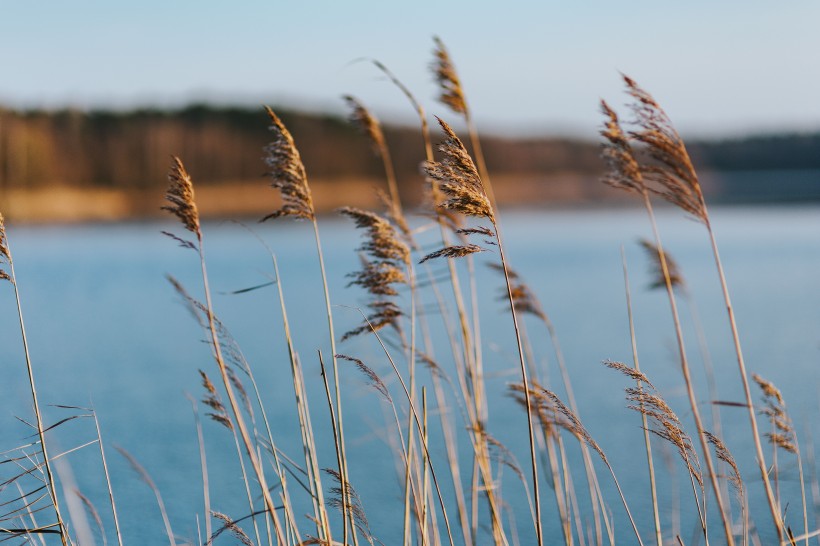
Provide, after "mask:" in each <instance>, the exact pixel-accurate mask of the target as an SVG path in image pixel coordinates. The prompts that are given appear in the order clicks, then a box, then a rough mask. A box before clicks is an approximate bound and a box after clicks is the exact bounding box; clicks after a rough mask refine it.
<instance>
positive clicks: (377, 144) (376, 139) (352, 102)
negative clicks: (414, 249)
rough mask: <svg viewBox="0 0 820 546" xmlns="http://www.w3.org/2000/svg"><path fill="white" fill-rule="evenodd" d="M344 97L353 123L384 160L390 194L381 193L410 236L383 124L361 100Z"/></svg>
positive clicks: (400, 226)
mask: <svg viewBox="0 0 820 546" xmlns="http://www.w3.org/2000/svg"><path fill="white" fill-rule="evenodd" d="M343 98H344V100H345V102H347V104H348V106H349V107H350V109H351V113H350V121H351V123H353V125H354V126H356V127H357V128H358V129H359V130H360V131H361V132H362V133H364V135H365V136H366V137H367V140H368V141H369V142H370V147H371V148H372V149H373V153H375V154H376V155H377V156H378V157H380V158H381V160H382V163H383V165H384V172H385V177H386V178H387V188H388V190H389V192H390V196H389V197H388V196H386V195H384V194H383V193H382V192H379V193H380V194H381V197H382V199H383V200H384V201H385V203H386V204H387V208H388V210H389V211H390V216H391V218H392V219H393V221H394V222H396V225H397V226H399V229H401V231H402V233H403V234H404V235H405V236H406V237H408V238H409V237H410V227H409V226H408V225H407V220H406V219H405V218H404V212H403V211H402V207H401V199H400V197H399V188H398V184H397V182H396V172H395V169H394V168H393V162H392V160H391V158H390V149H389V148H388V147H387V141H386V140H385V138H384V133H383V132H382V128H381V124H379V120H377V119H376V116H374V115H373V114H372V113H371V112H370V111H369V110H368V109H367V108H365V106H364V105H363V104H362V103H361V102H360V101H359V100H357V99H356V98H354V97H351V96H350V95H345V96H344V97H343Z"/></svg>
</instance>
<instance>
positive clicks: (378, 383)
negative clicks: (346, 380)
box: [336, 354, 393, 402]
mask: <svg viewBox="0 0 820 546" xmlns="http://www.w3.org/2000/svg"><path fill="white" fill-rule="evenodd" d="M336 358H341V359H342V360H347V361H348V362H352V363H353V364H355V365H356V367H357V368H358V369H359V371H360V372H362V373H363V374H364V375H365V377H367V381H368V383H369V384H370V385H371V386H372V387H373V388H375V389H376V390H377V391H379V394H381V395H382V396H383V397H384V399H385V400H387V401H388V402H392V401H393V399H392V398H391V397H390V392H389V391H388V390H387V385H385V384H384V381H382V380H381V378H380V377H379V376H378V374H376V372H374V371H373V369H372V368H370V367H369V366H368V365H367V364H365V363H364V362H362V361H361V360H359V359H358V358H354V357H352V356H347V355H343V354H337V355H336Z"/></svg>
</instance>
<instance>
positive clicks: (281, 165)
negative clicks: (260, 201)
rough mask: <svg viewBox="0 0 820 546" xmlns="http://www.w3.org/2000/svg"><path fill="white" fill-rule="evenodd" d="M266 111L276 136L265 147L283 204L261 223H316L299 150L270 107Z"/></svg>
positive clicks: (272, 183)
mask: <svg viewBox="0 0 820 546" xmlns="http://www.w3.org/2000/svg"><path fill="white" fill-rule="evenodd" d="M265 111H266V112H267V113H268V117H269V118H270V121H271V126H270V130H271V132H272V133H273V140H272V141H271V142H270V144H268V145H267V146H266V147H265V163H266V164H267V166H268V169H269V171H268V173H267V174H268V176H270V177H271V178H273V182H271V187H273V188H276V189H278V190H279V193H280V195H281V197H282V201H283V204H282V206H281V207H280V208H279V209H278V210H275V211H274V212H272V213H271V214H269V215H267V216H265V217H264V218H262V221H263V222H264V221H265V220H268V219H271V218H281V217H284V216H293V217H295V218H303V219H306V220H313V219H314V218H315V213H314V210H313V198H312V197H311V194H310V187H309V186H308V182H307V173H306V172H305V166H304V164H303V163H302V157H301V155H300V154H299V150H297V149H296V144H294V142H293V137H292V136H291V134H290V131H288V130H287V128H286V127H285V125H284V124H283V123H282V120H280V119H279V117H278V116H277V115H276V114H275V113H274V112H273V110H271V109H270V108H268V107H267V106H266V107H265Z"/></svg>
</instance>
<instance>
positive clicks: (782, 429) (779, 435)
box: [752, 373, 798, 455]
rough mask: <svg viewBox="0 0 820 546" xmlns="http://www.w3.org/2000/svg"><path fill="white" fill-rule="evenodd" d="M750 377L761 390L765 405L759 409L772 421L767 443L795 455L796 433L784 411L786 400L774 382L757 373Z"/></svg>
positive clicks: (767, 434)
mask: <svg viewBox="0 0 820 546" xmlns="http://www.w3.org/2000/svg"><path fill="white" fill-rule="evenodd" d="M752 379H754V381H755V383H757V385H758V387H760V390H761V391H762V392H763V402H764V404H765V407H764V408H763V409H762V410H761V411H760V413H762V414H763V415H766V416H767V417H768V418H769V420H770V421H771V423H772V431H771V432H767V433H766V438H768V440H769V443H771V444H772V445H774V446H777V447H779V448H780V449H782V450H784V451H787V452H789V453H791V454H793V455H797V452H798V450H797V433H796V432H795V430H794V426H793V425H792V420H791V418H790V417H789V414H788V412H787V411H786V402H785V401H784V400H783V395H782V394H781V393H780V389H778V388H777V387H776V386H775V385H774V383H772V382H771V381H767V380H765V379H763V378H762V377H760V376H759V375H758V374H756V373H755V374H752Z"/></svg>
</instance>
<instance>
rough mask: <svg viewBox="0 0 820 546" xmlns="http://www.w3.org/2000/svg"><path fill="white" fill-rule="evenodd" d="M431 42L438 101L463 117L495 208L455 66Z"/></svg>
mask: <svg viewBox="0 0 820 546" xmlns="http://www.w3.org/2000/svg"><path fill="white" fill-rule="evenodd" d="M433 40H434V42H435V45H436V48H435V51H434V55H435V59H434V62H433V64H432V66H431V68H432V70H433V75H434V76H435V79H436V81H437V82H438V84H439V90H440V93H439V100H440V101H441V102H442V103H444V104H445V105H446V106H448V107H449V108H450V109H451V110H452V111H453V112H455V113H457V114H460V115H462V116H463V117H464V121H465V122H466V123H467V132H468V133H469V135H470V144H472V147H473V154H474V156H475V159H476V163H477V165H478V172H479V174H480V175H481V178H482V179H483V180H484V184H485V189H486V191H487V196H488V197H489V199H490V203H492V204H493V207H495V196H494V195H493V188H492V184H491V183H490V173H489V171H488V170H487V165H486V162H485V160H484V153H483V152H482V151H481V140H480V139H479V138H478V130H477V129H476V126H475V123H473V116H472V113H471V112H470V109H469V108H468V106H467V99H466V98H465V95H464V90H463V88H462V85H461V81H460V79H459V77H458V74H457V73H456V69H455V65H454V64H453V61H452V59H451V58H450V54H449V53H448V52H447V49H446V48H445V47H444V43H443V42H442V41H441V40H440V39H439V38H438V37H434V38H433Z"/></svg>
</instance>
